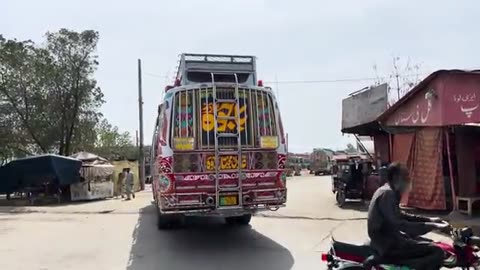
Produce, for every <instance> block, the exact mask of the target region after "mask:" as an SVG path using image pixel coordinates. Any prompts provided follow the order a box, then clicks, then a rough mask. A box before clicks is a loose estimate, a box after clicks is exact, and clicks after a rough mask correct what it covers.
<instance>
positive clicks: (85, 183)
mask: <svg viewBox="0 0 480 270" xmlns="http://www.w3.org/2000/svg"><path fill="white" fill-rule="evenodd" d="M72 157H73V158H76V159H79V160H81V161H82V167H81V169H80V175H81V181H80V183H75V184H72V185H71V186H70V194H71V199H72V201H81V200H96V199H105V198H110V197H113V191H114V184H113V176H114V173H115V167H114V166H113V165H112V164H111V163H110V162H109V161H108V160H106V159H105V158H102V157H100V156H97V155H95V154H92V153H87V152H79V153H76V154H74V155H72Z"/></svg>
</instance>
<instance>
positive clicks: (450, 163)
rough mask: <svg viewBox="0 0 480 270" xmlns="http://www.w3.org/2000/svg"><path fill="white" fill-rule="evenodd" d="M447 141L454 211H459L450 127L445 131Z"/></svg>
mask: <svg viewBox="0 0 480 270" xmlns="http://www.w3.org/2000/svg"><path fill="white" fill-rule="evenodd" d="M444 132H445V140H446V141H447V156H448V168H449V171H450V186H451V190H452V203H453V210H458V208H457V201H456V200H457V195H456V194H455V193H456V192H455V182H454V181H453V165H452V155H451V154H450V134H449V132H448V127H447V128H445V129H444Z"/></svg>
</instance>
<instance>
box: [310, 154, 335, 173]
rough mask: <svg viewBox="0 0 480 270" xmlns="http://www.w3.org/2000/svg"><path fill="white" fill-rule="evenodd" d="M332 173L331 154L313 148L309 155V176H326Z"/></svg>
mask: <svg viewBox="0 0 480 270" xmlns="http://www.w3.org/2000/svg"><path fill="white" fill-rule="evenodd" d="M331 171H332V154H331V153H330V152H329V151H327V150H324V149H319V148H315V149H313V151H312V154H310V174H314V175H327V174H330V173H331Z"/></svg>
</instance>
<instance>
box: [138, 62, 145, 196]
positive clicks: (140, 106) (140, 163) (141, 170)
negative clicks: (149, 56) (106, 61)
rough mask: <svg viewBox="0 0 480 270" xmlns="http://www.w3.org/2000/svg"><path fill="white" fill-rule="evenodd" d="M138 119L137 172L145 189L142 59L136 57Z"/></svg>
mask: <svg viewBox="0 0 480 270" xmlns="http://www.w3.org/2000/svg"><path fill="white" fill-rule="evenodd" d="M138 121H139V133H140V138H139V143H138V146H139V148H138V157H139V158H138V174H139V180H140V188H141V190H145V156H144V155H145V153H144V151H143V98H142V60H140V59H138Z"/></svg>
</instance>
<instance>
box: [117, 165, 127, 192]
mask: <svg viewBox="0 0 480 270" xmlns="http://www.w3.org/2000/svg"><path fill="white" fill-rule="evenodd" d="M115 193H116V196H120V197H122V198H124V197H125V168H123V169H122V171H121V172H120V173H118V180H117V186H116V192H115Z"/></svg>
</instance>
